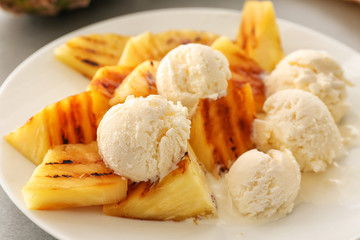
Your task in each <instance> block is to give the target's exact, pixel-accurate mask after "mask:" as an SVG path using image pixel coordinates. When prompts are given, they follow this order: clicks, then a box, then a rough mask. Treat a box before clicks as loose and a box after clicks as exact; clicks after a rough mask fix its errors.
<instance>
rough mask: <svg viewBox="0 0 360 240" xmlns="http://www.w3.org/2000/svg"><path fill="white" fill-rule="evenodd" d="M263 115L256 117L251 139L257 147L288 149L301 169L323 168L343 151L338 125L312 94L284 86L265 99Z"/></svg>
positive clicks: (265, 149) (321, 169)
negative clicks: (262, 117)
mask: <svg viewBox="0 0 360 240" xmlns="http://www.w3.org/2000/svg"><path fill="white" fill-rule="evenodd" d="M264 111H265V113H266V114H265V117H264V119H255V121H254V123H253V140H254V142H255V144H256V145H257V147H258V148H259V149H260V150H262V151H264V152H267V151H268V150H270V149H280V150H282V149H285V148H286V149H289V150H290V151H291V152H292V153H293V154H294V156H295V158H296V160H297V162H298V163H299V165H300V169H301V170H303V171H314V172H318V171H323V170H325V168H326V167H327V165H329V164H331V163H333V161H334V160H335V159H336V157H337V156H339V155H340V154H341V153H342V150H343V143H342V137H341V135H340V132H339V129H338V127H337V126H336V124H335V121H334V119H333V118H332V117H331V114H330V112H329V110H328V109H327V107H326V106H325V104H324V103H323V102H322V101H321V100H320V99H319V98H318V97H316V96H315V95H313V94H311V93H309V92H305V91H303V90H299V89H287V90H282V91H279V92H277V93H275V94H273V95H272V96H270V97H269V98H268V99H267V100H266V101H265V103H264Z"/></svg>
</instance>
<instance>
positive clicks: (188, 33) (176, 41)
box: [154, 29, 219, 56]
mask: <svg viewBox="0 0 360 240" xmlns="http://www.w3.org/2000/svg"><path fill="white" fill-rule="evenodd" d="M218 37H219V36H218V35H217V34H215V33H211V32H203V31H196V30H190V29H182V30H169V31H166V32H161V33H157V34H155V35H154V38H155V41H156V42H157V46H159V48H160V49H161V50H160V51H161V52H162V54H163V55H164V56H165V55H166V54H167V53H168V52H169V51H170V50H172V49H174V48H176V47H178V46H179V45H181V44H187V43H200V44H204V45H208V46H210V45H211V44H212V43H213V42H214V41H215V40H216V39H217V38H218Z"/></svg>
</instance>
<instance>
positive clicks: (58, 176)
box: [46, 174, 73, 178]
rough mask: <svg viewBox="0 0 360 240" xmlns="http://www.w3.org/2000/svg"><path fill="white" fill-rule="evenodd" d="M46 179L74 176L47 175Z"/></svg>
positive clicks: (70, 176)
mask: <svg viewBox="0 0 360 240" xmlns="http://www.w3.org/2000/svg"><path fill="white" fill-rule="evenodd" d="M46 177H48V178H72V177H73V176H72V175H67V174H62V175H58V174H55V175H46Z"/></svg>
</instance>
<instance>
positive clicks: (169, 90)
mask: <svg viewBox="0 0 360 240" xmlns="http://www.w3.org/2000/svg"><path fill="white" fill-rule="evenodd" d="M230 78H231V72H230V69H229V62H228V60H227V58H226V57H225V56H224V55H223V54H222V53H221V52H219V51H217V50H214V49H212V48H211V47H208V46H205V45H201V44H195V43H192V44H186V45H181V46H179V47H177V48H175V49H173V50H171V51H170V52H169V53H168V54H167V55H166V56H165V57H164V58H163V59H162V60H161V62H160V65H159V67H158V69H157V74H156V87H157V90H158V93H159V94H160V95H162V96H164V97H165V98H166V99H168V100H171V101H173V102H177V101H181V103H182V104H183V105H184V106H185V107H187V108H188V109H189V114H190V115H191V114H192V113H193V112H194V111H195V109H196V106H197V104H198V101H199V99H200V98H212V99H216V98H218V97H222V96H225V95H226V88H227V80H229V79H230Z"/></svg>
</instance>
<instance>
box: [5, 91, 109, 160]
mask: <svg viewBox="0 0 360 240" xmlns="http://www.w3.org/2000/svg"><path fill="white" fill-rule="evenodd" d="M108 101H109V99H108V98H106V97H104V96H103V95H101V94H99V93H97V92H93V91H87V92H83V93H80V94H77V95H74V96H70V97H68V98H65V99H63V100H61V101H59V102H57V103H53V104H50V105H48V106H47V107H45V108H44V109H43V110H41V111H40V112H39V113H37V114H35V115H34V116H33V117H31V118H30V119H29V120H28V121H27V122H26V123H25V124H24V125H23V126H21V127H19V128H17V129H16V130H15V131H13V132H11V133H10V134H8V135H6V136H5V140H6V141H7V142H8V143H10V144H11V145H12V146H13V147H15V148H16V149H17V150H18V151H19V152H20V153H22V154H23V155H24V156H25V157H27V158H28V159H29V160H30V161H32V162H34V163H35V164H36V165H38V164H40V163H41V162H42V161H43V158H44V156H45V154H46V153H47V151H48V150H49V149H50V148H52V147H54V146H56V145H60V144H66V143H90V142H92V141H95V140H96V130H97V126H98V124H99V122H100V120H101V118H102V116H103V115H104V113H105V112H106V111H107V110H108V109H109V108H110V105H109V103H108Z"/></svg>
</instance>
